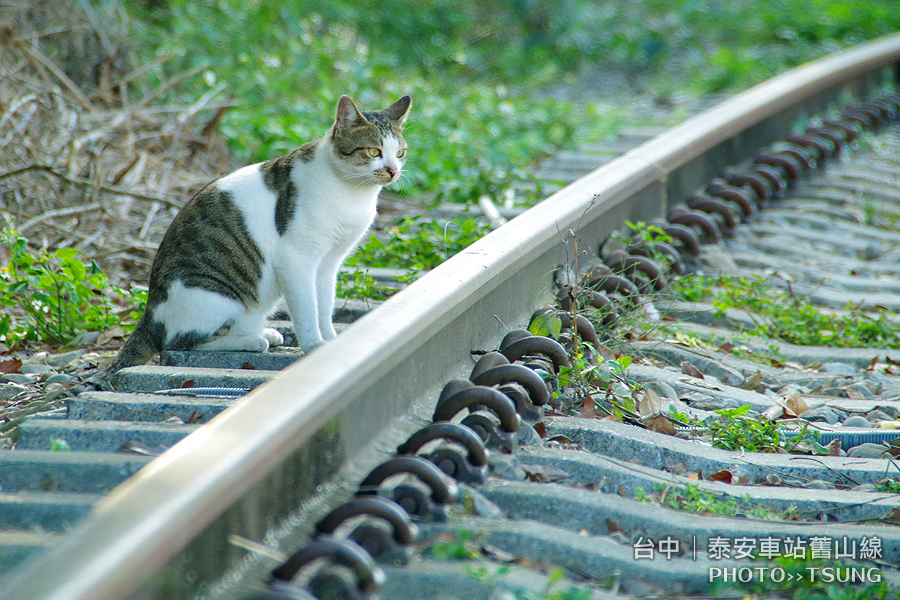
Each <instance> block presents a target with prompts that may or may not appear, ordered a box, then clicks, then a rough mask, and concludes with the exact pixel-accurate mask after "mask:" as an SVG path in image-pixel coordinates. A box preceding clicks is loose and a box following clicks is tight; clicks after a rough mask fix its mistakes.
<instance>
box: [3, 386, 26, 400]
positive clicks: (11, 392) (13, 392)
mask: <svg viewBox="0 0 900 600" xmlns="http://www.w3.org/2000/svg"><path fill="white" fill-rule="evenodd" d="M27 391H28V388H27V387H22V386H21V385H17V384H15V383H2V384H0V400H7V399H9V398H12V397H14V396H18V395H19V394H21V393H22V392H27Z"/></svg>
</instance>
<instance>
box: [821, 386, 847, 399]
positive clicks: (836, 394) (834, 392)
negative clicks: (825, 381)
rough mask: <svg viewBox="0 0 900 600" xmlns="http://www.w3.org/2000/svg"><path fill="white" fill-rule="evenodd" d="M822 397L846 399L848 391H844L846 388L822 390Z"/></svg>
mask: <svg viewBox="0 0 900 600" xmlns="http://www.w3.org/2000/svg"><path fill="white" fill-rule="evenodd" d="M822 395H823V396H830V397H832V398H846V397H847V392H846V390H844V388H839V387H831V388H828V389H824V390H822Z"/></svg>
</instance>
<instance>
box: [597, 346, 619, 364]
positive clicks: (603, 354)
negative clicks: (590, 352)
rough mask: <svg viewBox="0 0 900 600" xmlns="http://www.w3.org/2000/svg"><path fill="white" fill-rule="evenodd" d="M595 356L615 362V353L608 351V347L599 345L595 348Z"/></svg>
mask: <svg viewBox="0 0 900 600" xmlns="http://www.w3.org/2000/svg"><path fill="white" fill-rule="evenodd" d="M597 354H599V355H600V358H602V359H603V360H615V359H616V353H615V352H613V351H612V350H610V349H609V347H607V346H604V345H603V344H599V345H598V346H597Z"/></svg>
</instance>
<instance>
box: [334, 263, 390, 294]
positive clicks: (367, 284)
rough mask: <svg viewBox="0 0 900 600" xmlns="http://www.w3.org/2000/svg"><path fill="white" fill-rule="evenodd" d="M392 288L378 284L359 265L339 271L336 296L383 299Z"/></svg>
mask: <svg viewBox="0 0 900 600" xmlns="http://www.w3.org/2000/svg"><path fill="white" fill-rule="evenodd" d="M392 291H393V290H389V289H387V288H385V287H383V286H379V285H378V282H377V281H375V278H374V277H372V276H371V275H369V272H368V271H365V270H363V269H361V268H359V267H357V268H356V269H354V270H353V271H352V272H351V271H343V270H342V271H339V272H338V279H337V297H338V298H358V299H360V300H384V299H385V298H387V297H388V296H390V295H391V292H392Z"/></svg>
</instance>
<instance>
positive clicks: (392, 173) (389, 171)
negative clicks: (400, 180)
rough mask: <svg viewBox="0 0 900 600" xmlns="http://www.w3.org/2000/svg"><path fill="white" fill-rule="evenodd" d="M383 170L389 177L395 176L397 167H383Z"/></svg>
mask: <svg viewBox="0 0 900 600" xmlns="http://www.w3.org/2000/svg"><path fill="white" fill-rule="evenodd" d="M384 170H385V171H386V172H387V174H388V175H389V176H390V178H391V179H393V178H394V177H396V176H397V169H395V168H394V167H385V168H384Z"/></svg>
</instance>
